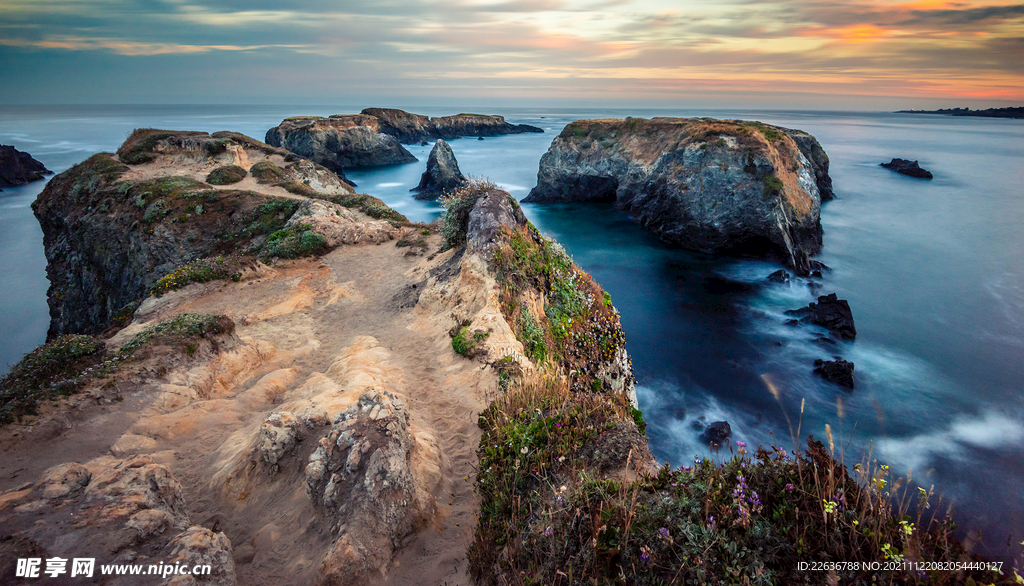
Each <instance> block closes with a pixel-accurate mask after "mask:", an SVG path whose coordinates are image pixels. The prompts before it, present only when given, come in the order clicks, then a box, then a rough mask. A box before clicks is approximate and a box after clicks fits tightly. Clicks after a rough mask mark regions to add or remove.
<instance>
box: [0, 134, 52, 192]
mask: <svg viewBox="0 0 1024 586" xmlns="http://www.w3.org/2000/svg"><path fill="white" fill-rule="evenodd" d="M52 173H53V172H52V171H50V170H49V169H47V168H46V166H45V165H43V164H42V163H40V162H39V161H37V160H35V159H33V158H32V155H30V154H28V153H23V152H21V151H19V150H17V149H15V148H14V147H12V146H6V145H2V144H0V187H17V186H19V185H24V184H26V183H29V182H31V181H39V180H40V179H43V176H44V175H50V174H52Z"/></svg>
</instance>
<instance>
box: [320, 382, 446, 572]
mask: <svg viewBox="0 0 1024 586" xmlns="http://www.w3.org/2000/svg"><path fill="white" fill-rule="evenodd" d="M413 433H414V432H413V430H412V428H411V426H410V423H409V414H408V412H407V410H406V407H405V404H404V403H403V402H402V401H401V400H400V399H398V397H396V396H394V395H393V394H391V393H390V392H388V391H384V390H368V391H366V392H364V393H363V394H362V395H361V396H360V397H359V401H358V403H357V404H355V405H353V406H352V407H350V408H349V409H348V410H346V411H345V412H343V413H342V414H340V415H339V416H338V417H337V418H336V419H335V422H334V427H333V428H332V429H331V430H330V431H329V432H328V434H327V436H326V437H324V438H322V439H321V440H320V445H319V447H318V448H317V449H316V451H314V452H313V454H312V455H311V456H310V457H309V464H308V465H307V466H306V471H305V476H306V494H307V496H308V497H309V499H310V500H311V501H312V502H313V503H314V506H315V507H316V508H317V509H319V510H323V511H324V514H325V515H326V516H327V517H328V518H329V519H330V520H331V523H332V526H333V528H334V533H337V534H339V538H338V540H337V542H336V543H335V545H334V547H333V549H332V550H331V551H330V552H329V553H328V554H327V557H326V558H325V559H324V561H323V565H322V567H321V569H320V576H321V583H323V584H352V583H357V582H358V581H360V580H361V579H365V576H366V575H367V574H368V573H369V572H371V571H373V570H377V569H379V568H382V567H385V566H386V565H387V563H388V562H389V561H390V560H391V557H392V555H393V553H394V551H395V549H396V548H397V547H398V546H399V545H401V544H402V543H403V542H404V541H405V539H406V538H407V537H408V536H410V535H412V534H413V533H414V532H415V531H416V530H418V529H419V528H421V527H422V526H424V525H425V524H426V523H427V521H428V520H429V519H430V517H431V516H432V515H433V513H434V508H435V506H436V505H435V504H434V500H433V497H432V496H431V492H432V489H434V488H435V487H427V490H424V486H423V484H424V482H423V481H424V479H421V478H416V475H415V470H416V468H417V466H415V465H414V464H413V460H414V459H416V458H423V457H427V458H432V459H433V460H435V461H438V462H439V461H440V454H438V453H433V454H429V453H428V454H422V453H420V454H414V452H416V451H417V448H420V447H419V446H418V445H417V444H416V441H415V439H414V436H413ZM418 451H419V452H422V451H423V450H422V448H420V449H419V450H418Z"/></svg>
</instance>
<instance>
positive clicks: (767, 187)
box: [764, 175, 782, 195]
mask: <svg viewBox="0 0 1024 586" xmlns="http://www.w3.org/2000/svg"><path fill="white" fill-rule="evenodd" d="M781 191H782V180H781V179H779V178H778V177H776V176H775V175H769V176H767V177H765V178H764V194H765V195H775V194H777V193H779V192H781Z"/></svg>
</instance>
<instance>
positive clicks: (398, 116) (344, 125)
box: [266, 108, 544, 173]
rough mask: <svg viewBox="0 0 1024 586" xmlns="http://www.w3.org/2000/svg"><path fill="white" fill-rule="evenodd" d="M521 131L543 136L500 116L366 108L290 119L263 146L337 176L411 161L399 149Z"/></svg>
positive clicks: (412, 158) (403, 149)
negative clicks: (284, 151)
mask: <svg viewBox="0 0 1024 586" xmlns="http://www.w3.org/2000/svg"><path fill="white" fill-rule="evenodd" d="M524 132H544V131H543V130H541V129H540V128H537V127H535V126H529V125H526V124H509V123H508V122H505V118H504V117H502V116H490V115H482V114H456V115H454V116H441V117H437V118H429V117H427V116H421V115H419V114H412V113H410V112H406V111H404V110H395V109H391V108H366V109H365V110H363V111H362V112H361V113H359V114H336V115H334V116H331V117H329V118H323V117H319V116H297V117H293V118H288V119H286V120H284V121H282V122H281V124H279V125H278V126H275V127H273V128H271V129H270V130H268V131H267V136H266V141H267V144H270V145H273V146H276V147H281V148H284V149H287V150H289V151H292V152H293V153H296V154H298V155H300V156H303V157H306V158H308V159H310V160H312V161H315V162H316V163H319V164H321V165H323V166H325V167H327V168H329V169H331V170H333V171H336V172H339V173H340V172H341V171H342V170H343V169H347V168H351V167H373V166H378V165H395V164H399V163H411V162H413V161H415V160H416V157H414V156H413V155H412V153H410V152H409V151H408V150H406V149H405V147H403V146H402V144H415V143H420V142H423V141H428V140H437V139H439V138H440V139H446V140H452V139H456V138H461V137H463V136H478V137H484V136H501V135H505V134H521V133H524Z"/></svg>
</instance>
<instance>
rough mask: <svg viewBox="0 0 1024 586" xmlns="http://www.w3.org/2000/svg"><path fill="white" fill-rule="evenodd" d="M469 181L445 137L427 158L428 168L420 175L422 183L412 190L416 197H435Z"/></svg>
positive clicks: (435, 145)
mask: <svg viewBox="0 0 1024 586" xmlns="http://www.w3.org/2000/svg"><path fill="white" fill-rule="evenodd" d="M466 183H467V180H466V176H465V175H463V174H462V171H460V170H459V162H458V161H456V160H455V153H453V152H452V147H451V146H449V145H448V143H447V142H445V140H444V139H443V138H439V139H437V142H436V143H435V144H434V148H433V149H431V150H430V157H429V158H428V159H427V170H426V171H425V172H424V173H423V176H422V177H420V184H419V185H418V186H416V187H415V188H414V189H412V191H415V192H417V193H416V199H434V198H436V197H437V196H439V195H441V194H442V193H444V192H446V191H455V190H456V189H458V188H459V187H462V186H463V185H465V184H466Z"/></svg>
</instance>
